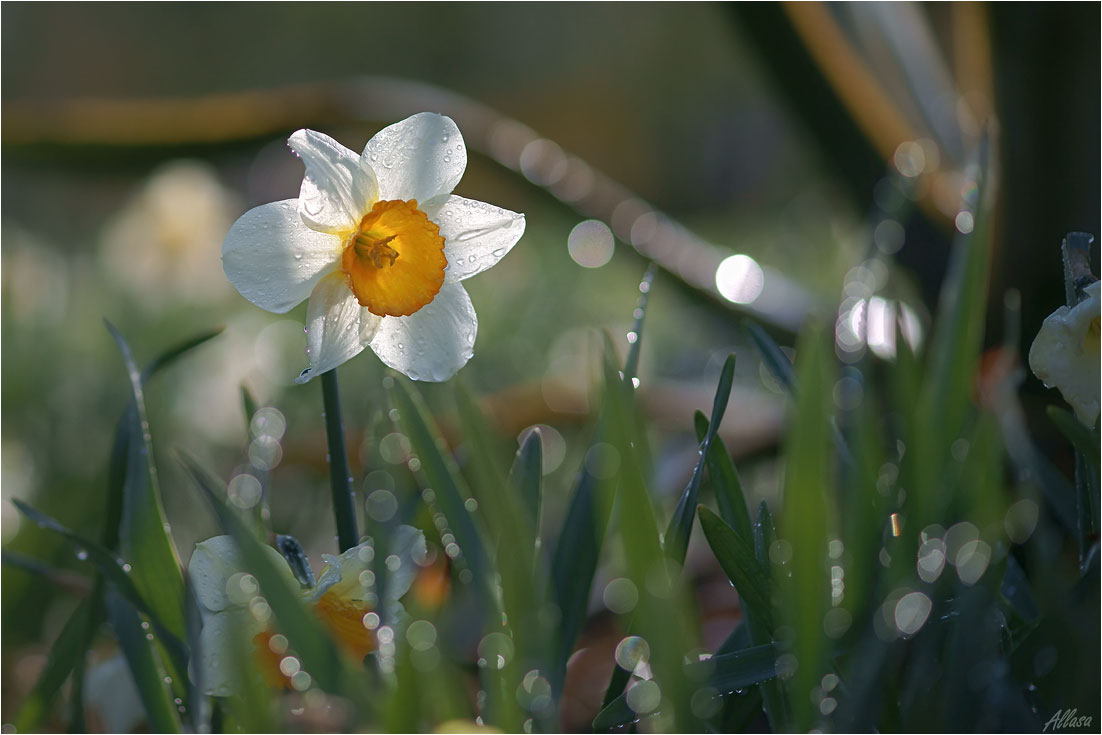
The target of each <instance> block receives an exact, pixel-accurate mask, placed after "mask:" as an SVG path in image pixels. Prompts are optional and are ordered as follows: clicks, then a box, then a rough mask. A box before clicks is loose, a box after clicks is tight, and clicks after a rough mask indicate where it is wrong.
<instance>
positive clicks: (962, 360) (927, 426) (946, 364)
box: [905, 135, 996, 528]
mask: <svg viewBox="0 0 1102 735" xmlns="http://www.w3.org/2000/svg"><path fill="white" fill-rule="evenodd" d="M989 147H990V141H989V138H988V136H987V135H985V136H984V138H983V139H982V140H981V141H980V144H979V145H978V146H977V148H976V155H975V157H974V158H975V159H976V160H974V161H972V162H971V164H970V165H969V167H968V171H969V173H970V175H969V176H968V177H967V178H968V179H969V180H967V181H965V184H964V189H963V190H964V191H965V192H967V195H966V196H965V197H964V199H963V201H962V203H961V209H962V211H970V212H971V213H972V214H973V216H974V225H973V229H972V231H971V232H970V233H967V234H962V233H958V235H957V237H956V240H955V242H954V244H953V251H952V254H951V256H950V261H949V267H948V270H947V272H946V275H945V280H944V282H943V286H942V289H941V294H940V296H939V299H938V308H937V318H936V325H937V326H936V328H935V330H934V333H933V336H932V338H931V340H930V345H929V350H928V354H929V358H928V363H927V370H926V379H925V381H924V384H923V386H922V389H921V391H920V393H919V400H918V404H917V411H916V428H915V431H914V436H912V437H911V442H910V445H909V446H908V450H907V451H908V455H909V456H910V457H911V458H912V462H911V463H910V464H911V469H909V470H908V474H910V475H911V477H909V478H907V479H908V481H909V483H910V487H908V499H907V505H908V506H909V510H907V509H905V513H906V514H908V515H909V522H910V523H912V524H913V525H914V527H915V528H925V526H926V525H927V524H928V523H930V522H933V521H934V520H935V518H936V514H935V511H934V508H935V507H936V506H937V505H938V504H940V503H943V502H944V500H945V499H944V497H943V488H942V487H941V481H942V477H943V470H944V468H945V466H946V465H947V464H948V463H949V462H950V461H951V454H952V451H951V447H952V444H953V442H954V441H956V440H957V439H958V438H960V437H961V432H962V430H963V428H964V425H965V422H966V420H967V419H968V416H969V415H970V413H971V412H972V411H974V407H973V401H972V391H973V390H974V379H975V375H976V368H977V366H978V364H979V358H980V351H981V349H982V347H983V334H984V319H985V314H986V308H985V307H986V300H987V284H988V271H989V267H990V266H989V264H990V259H991V249H992V242H993V237H992V227H991V222H992V219H993V217H992V212H993V209H994V200H995V188H996V187H995V182H994V180H993V178H994V177H993V172H992V170H991V168H990V166H989V158H990V156H989V152H990V151H989Z"/></svg>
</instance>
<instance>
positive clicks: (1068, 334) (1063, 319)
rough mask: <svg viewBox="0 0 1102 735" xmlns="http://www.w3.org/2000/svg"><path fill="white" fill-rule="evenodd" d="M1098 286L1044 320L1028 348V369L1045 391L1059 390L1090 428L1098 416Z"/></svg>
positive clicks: (1091, 286) (1094, 285)
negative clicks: (1076, 301)
mask: <svg viewBox="0 0 1102 735" xmlns="http://www.w3.org/2000/svg"><path fill="white" fill-rule="evenodd" d="M1098 289H1099V282H1098V281H1095V282H1094V283H1092V284H1091V285H1090V286H1087V288H1086V289H1085V290H1086V293H1087V298H1085V299H1084V300H1083V301H1081V302H1079V303H1078V304H1076V306H1075V307H1074V308H1070V309H1069V308H1068V307H1066V306H1061V307H1060V308H1059V309H1057V310H1056V311H1054V312H1053V313H1052V314H1050V315H1049V316H1048V318H1046V319H1045V321H1044V323H1043V324H1042V325H1041V331H1040V332H1038V333H1037V338H1036V339H1035V340H1033V346H1032V347H1030V348H1029V367H1030V369H1031V370H1033V374H1034V375H1036V376H1037V377H1038V378H1040V379H1041V380H1042V381H1043V382H1044V384H1045V385H1046V386H1047V387H1049V388H1059V389H1060V394H1061V395H1062V396H1063V397H1064V400H1065V401H1067V402H1068V404H1070V405H1071V407H1072V408H1074V409H1075V415H1076V416H1078V417H1079V420H1080V421H1082V422H1083V423H1084V424H1087V425H1088V426H1094V423H1095V421H1097V420H1098V412H1099V329H1100V325H1099V319H1100V316H1099V315H1100V303H1102V302H1100V300H1099V293H1098Z"/></svg>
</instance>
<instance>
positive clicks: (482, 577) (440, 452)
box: [384, 378, 493, 598]
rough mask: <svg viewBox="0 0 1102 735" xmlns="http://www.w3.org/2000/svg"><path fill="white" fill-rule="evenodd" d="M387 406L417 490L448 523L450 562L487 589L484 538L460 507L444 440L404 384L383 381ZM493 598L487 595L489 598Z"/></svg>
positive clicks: (459, 487)
mask: <svg viewBox="0 0 1102 735" xmlns="http://www.w3.org/2000/svg"><path fill="white" fill-rule="evenodd" d="M384 382H385V384H386V386H387V392H388V394H389V396H390V401H391V404H392V405H393V406H394V408H395V409H396V410H397V415H396V416H395V414H394V413H393V412H391V417H392V419H393V420H394V421H395V423H396V424H397V426H398V428H399V429H401V430H402V432H403V433H404V434H405V435H406V436H407V437H408V438H409V441H410V446H412V447H413V452H414V454H415V455H416V456H417V459H418V460H419V461H420V463H421V468H420V470H419V471H418V473H417V474H418V475H419V476H420V479H421V486H422V487H426V488H432V491H433V494H434V498H435V500H434V502H435V505H436V506H437V507H438V508H439V510H440V512H441V513H443V514H444V517H445V518H446V519H447V521H448V527H449V528H450V529H451V531H452V533H453V534H455V541H456V544H457V545H458V546H459V549H460V554H459V556H457V557H455V559H454V560H453V561H455V562H458V564H459V565H460V566H462V565H464V564H465V565H466V567H467V568H468V569H470V571H471V574H472V575H473V580H474V582H475V583H476V584H478V585H479V586H480V587H482V588H483V589H487V590H489V589H490V578H491V577H492V574H490V565H489V558H488V556H487V552H486V545H485V541H484V540H483V539H484V535H483V533H482V531H481V530H480V529H479V527H478V525H477V524H476V522H475V517H474V516H472V515H471V513H470V512H469V511H468V510H467V508H466V506H465V505H464V503H466V501H467V500H468V499H469V498H470V497H471V493H470V491H469V490H468V489H467V487H466V484H465V483H464V482H463V478H462V477H461V476H460V474H459V470H458V468H457V467H456V466H455V462H454V461H452V459H451V456H450V455H449V454H448V452H447V451H445V450H444V448H443V447H444V440H443V439H442V438H440V435H439V433H437V431H436V429H435V427H434V426H433V425H432V423H431V421H430V419H429V417H428V411H427V410H426V409H425V406H424V402H423V401H422V400H421V396H420V394H418V393H417V392H416V391H414V390H412V388H411V387H409V386H407V385H406V381H404V380H401V379H395V378H391V379H390V382H386V381H384ZM492 597H493V595H492V594H491V598H492Z"/></svg>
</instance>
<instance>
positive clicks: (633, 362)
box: [624, 263, 658, 381]
mask: <svg viewBox="0 0 1102 735" xmlns="http://www.w3.org/2000/svg"><path fill="white" fill-rule="evenodd" d="M657 272H658V267H657V266H656V265H655V264H654V263H651V264H650V266H649V267H648V268H647V272H646V273H644V274H643V280H642V281H640V282H639V302H638V303H637V304H636V305H635V311H633V312H632V316H633V317H634V318H635V324H634V325H633V326H632V328H631V334H633V335H635V338H634V339H631V338H630V337H629V346H628V356H627V359H626V360H624V379H625V380H628V381H630V380H631V379H632V378H634V377H636V376H637V375H638V374H639V348H640V346H641V345H642V344H643V319H644V318H646V316H647V302H648V301H649V300H650V289H651V286H652V285H654V275H655V273H657Z"/></svg>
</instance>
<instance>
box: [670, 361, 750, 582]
mask: <svg viewBox="0 0 1102 735" xmlns="http://www.w3.org/2000/svg"><path fill="white" fill-rule="evenodd" d="M734 380H735V356H734V355H733V354H731V355H728V356H727V360H726V362H724V363H723V371H722V372H721V373H720V374H719V385H717V386H716V394H715V398H713V399H712V418H711V420H710V421H709V422H708V431H707V433H706V434H705V435H704V441H702V442H701V443H700V459H698V460H697V462H696V467H694V468H693V474H692V477H690V478H689V484H688V486H686V488H685V490H684V491H683V492H682V493H681V498H680V499H679V500H678V501H677V506H676V507H675V508H674V511H673V516H671V517H670V524H669V526H667V527H666V553H667V554H669V556H670V558H671V559H673V560H674V561H676V562H677V563H678V564H683V563H684V562H685V551H686V550H687V549H688V547H689V535H690V534H691V533H692V531H693V517H694V515H695V514H696V505H697V498H699V497H700V484H701V482H702V481H703V479H704V468H705V466H706V465H707V463H708V455H709V454H710V453H711V452H710V450H711V448H712V442H713V441H714V440H715V438H716V432H717V431H718V430H719V424H720V422H722V421H723V412H724V411H726V410H727V401H728V400H729V399H730V397H731V384H732V383H733V382H734Z"/></svg>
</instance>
